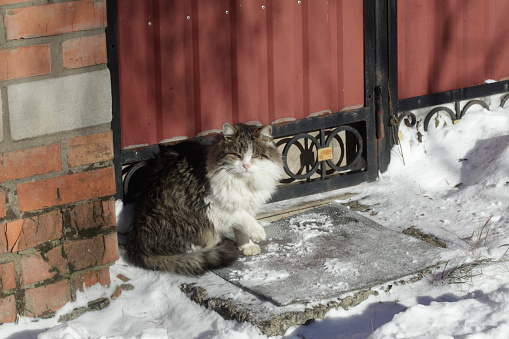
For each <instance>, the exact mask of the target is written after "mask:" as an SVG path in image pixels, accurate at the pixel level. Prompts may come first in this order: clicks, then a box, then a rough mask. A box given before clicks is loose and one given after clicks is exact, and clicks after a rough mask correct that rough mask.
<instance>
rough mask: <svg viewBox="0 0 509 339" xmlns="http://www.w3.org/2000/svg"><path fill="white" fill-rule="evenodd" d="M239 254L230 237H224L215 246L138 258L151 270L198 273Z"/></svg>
mask: <svg viewBox="0 0 509 339" xmlns="http://www.w3.org/2000/svg"><path fill="white" fill-rule="evenodd" d="M239 255H240V251H239V248H238V247H237V243H236V242H235V241H233V240H231V239H225V240H223V241H222V242H220V243H219V244H218V245H217V246H215V247H208V248H202V249H199V250H196V251H193V252H189V253H181V254H174V255H169V256H165V255H160V256H149V255H143V256H141V257H140V258H138V259H139V261H141V264H142V266H145V267H147V268H150V269H153V270H161V271H167V272H172V273H176V274H182V275H200V274H203V273H205V272H206V271H208V270H212V269H215V268H221V267H226V266H229V265H231V264H233V263H234V262H235V260H237V259H238V258H239Z"/></svg>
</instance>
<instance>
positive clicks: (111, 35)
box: [106, 0, 388, 201]
mask: <svg viewBox="0 0 509 339" xmlns="http://www.w3.org/2000/svg"><path fill="white" fill-rule="evenodd" d="M375 2H376V1H375V0H364V5H363V6H364V54H365V55H364V74H365V76H364V91H365V95H364V107H361V108H358V109H354V110H348V111H342V112H337V113H332V114H326V115H322V116H315V117H310V118H306V119H302V120H297V121H294V122H285V123H282V124H276V125H273V136H274V137H275V138H283V137H290V136H291V137H293V139H292V140H295V139H296V138H297V139H298V138H306V139H308V140H310V142H311V143H312V144H313V146H314V147H316V149H317V150H318V149H320V148H324V147H327V146H329V144H330V142H331V139H332V138H333V136H334V135H336V134H337V133H338V132H340V131H345V130H346V131H348V132H351V134H352V135H354V136H355V137H356V138H357V140H356V142H357V145H358V150H357V152H358V154H357V156H355V157H354V161H353V163H350V164H348V166H345V167H339V165H338V164H333V163H332V162H331V160H322V161H318V160H317V161H316V164H315V165H314V166H313V168H312V169H311V171H310V172H309V173H306V175H305V177H306V179H307V180H305V181H299V182H296V183H292V184H287V185H283V186H281V187H280V188H278V191H277V192H276V194H275V196H274V197H273V201H278V200H285V199H290V198H293V197H297V196H302V195H307V194H313V193H318V192H324V191H329V190H332V189H339V188H343V187H348V186H353V185H356V184H359V183H361V182H364V181H372V180H375V179H376V177H377V173H378V160H377V149H376V148H377V144H376V128H375V118H374V106H375V98H374V85H375V56H376V52H375ZM107 6H108V7H107V13H108V28H107V30H106V36H107V47H108V67H109V69H110V73H111V79H112V101H113V104H112V110H113V120H112V129H113V131H114V150H115V171H116V173H115V174H116V185H117V199H122V197H123V191H124V184H123V182H122V176H123V174H125V172H124V173H123V170H122V169H123V168H124V167H125V166H127V165H132V164H136V163H139V162H142V161H145V160H148V159H150V158H153V157H154V156H157V154H159V152H160V148H159V145H152V146H148V147H145V148H143V149H137V150H130V149H124V150H122V149H121V139H120V133H121V126H120V98H119V67H118V66H119V65H118V50H117V17H116V13H117V9H116V2H115V1H108V2H107ZM331 129H334V130H333V131H332V132H331ZM326 130H328V131H327V132H326ZM316 132H318V133H319V135H320V137H319V138H315V137H313V136H312V135H311V134H310V133H316ZM289 142H292V141H291V140H290V141H289ZM360 153H362V157H363V158H364V160H365V164H364V165H363V167H362V169H357V170H356V169H351V167H352V165H353V164H355V163H356V162H357V160H358V158H359V156H360ZM386 156H388V153H387V155H386ZM327 165H328V167H327ZM326 167H327V168H329V170H326ZM331 167H332V168H333V171H335V172H336V173H338V172H341V171H343V173H341V175H333V176H330V177H329V176H328V174H329V173H330V172H331ZM288 172H289V171H288V170H287V173H288ZM314 173H318V174H320V176H321V179H313V180H311V179H309V177H310V176H311V175H312V174H314Z"/></svg>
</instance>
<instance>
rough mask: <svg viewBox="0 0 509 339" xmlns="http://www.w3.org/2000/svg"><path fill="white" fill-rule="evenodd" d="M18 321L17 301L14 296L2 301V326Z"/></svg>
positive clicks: (0, 306)
mask: <svg viewBox="0 0 509 339" xmlns="http://www.w3.org/2000/svg"><path fill="white" fill-rule="evenodd" d="M14 320H16V299H15V298H14V296H13V295H10V296H8V297H5V298H2V299H0V324H3V323H11V322H13V321H14Z"/></svg>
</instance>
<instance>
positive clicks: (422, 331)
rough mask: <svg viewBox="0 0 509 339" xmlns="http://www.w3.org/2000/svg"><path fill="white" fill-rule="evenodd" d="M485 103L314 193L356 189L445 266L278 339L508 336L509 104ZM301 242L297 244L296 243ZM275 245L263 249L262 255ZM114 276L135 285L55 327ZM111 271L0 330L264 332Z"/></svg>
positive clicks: (42, 333)
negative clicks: (365, 170) (381, 166)
mask: <svg viewBox="0 0 509 339" xmlns="http://www.w3.org/2000/svg"><path fill="white" fill-rule="evenodd" d="M488 100H491V104H490V108H491V111H488V110H485V109H482V108H481V107H480V106H477V105H475V106H473V107H471V108H470V110H469V111H468V112H467V113H466V115H465V116H464V117H463V118H462V119H461V120H460V121H459V122H457V123H456V124H452V122H451V121H450V119H449V118H448V117H447V116H445V115H441V116H440V118H439V120H438V127H437V128H435V121H433V120H432V121H431V123H430V128H429V131H428V132H424V131H423V128H422V124H421V125H420V126H419V127H418V129H416V128H407V127H406V126H405V125H404V124H402V126H401V131H402V141H401V147H399V146H396V147H394V149H393V150H392V157H391V159H392V160H391V164H390V166H389V168H388V171H387V172H385V173H382V174H381V175H380V177H379V179H378V180H377V181H376V182H373V183H364V184H362V185H359V186H356V187H351V188H348V189H345V190H342V191H339V192H331V193H327V194H318V195H315V196H314V197H312V198H313V199H322V198H326V197H330V196H333V195H338V194H341V193H344V192H346V191H348V192H354V193H357V195H356V196H355V197H353V198H350V200H358V201H359V202H360V203H361V204H363V205H367V206H370V208H371V209H370V210H369V211H367V212H364V213H362V214H363V215H365V216H367V217H369V218H371V219H373V220H375V221H376V222H378V223H380V224H381V225H383V226H385V227H387V228H389V229H392V230H395V231H398V232H400V231H403V230H405V229H407V228H409V227H410V226H414V227H416V228H417V229H419V230H421V231H423V232H425V233H428V234H432V235H434V236H436V237H438V238H439V239H441V240H442V241H444V242H445V243H446V244H447V249H446V250H445V251H443V252H442V253H443V254H442V260H443V262H446V263H447V266H445V265H442V266H440V267H437V268H436V270H435V271H434V272H433V274H431V275H430V276H428V277H426V278H425V279H423V280H421V281H418V282H416V283H413V284H396V283H393V284H386V285H384V286H379V287H377V288H378V289H379V294H378V295H377V296H371V297H369V299H368V300H367V301H365V302H363V303H361V304H360V305H358V306H356V307H354V308H351V309H349V310H343V309H339V310H331V311H329V312H328V313H327V315H326V317H325V319H323V320H317V321H316V322H314V323H313V324H310V325H307V326H298V327H294V328H291V329H289V330H288V331H287V333H286V334H285V336H284V338H368V337H369V338H373V339H378V338H444V339H445V338H469V339H478V338H483V339H484V338H507V337H509V264H507V263H506V262H505V260H507V259H508V257H509V253H508V249H509V208H508V206H509V110H508V109H502V108H500V107H498V103H499V100H498V99H497V97H492V98H488ZM423 118H424V116H423V115H419V116H418V120H421V121H422V120H423ZM444 125H445V126H444ZM418 132H419V134H418ZM305 199H309V198H305ZM297 200H299V199H297ZM301 200H304V198H303V199H301ZM293 202H295V201H293ZM343 202H344V201H343ZM283 205H284V204H283ZM283 205H281V206H283ZM123 217H125V216H123ZM126 220H129V217H127V218H124V219H122V218H119V223H120V227H124V229H125V227H126V226H125V225H126ZM293 225H294V227H296V228H301V229H302V228H305V229H306V230H307V231H308V235H307V236H308V237H313V236H316V234H317V232H323V231H324V230H326V229H327V227H328V224H327V220H323V222H321V223H315V224H313V223H309V222H306V220H303V219H300V220H295V223H293ZM301 247H302V248H305V239H302V242H301ZM284 250H285V249H284V248H280V247H278V246H276V245H274V246H273V247H271V252H277V251H284ZM265 255H269V254H265ZM260 259H263V256H260ZM444 266H445V267H444ZM323 269H324V270H328V271H329V272H333V273H335V274H336V273H337V274H342V273H344V272H348V273H349V274H355V269H354V268H348V267H342V266H341V265H340V264H339V262H338V261H335V260H329V261H326V262H325V264H324V267H323ZM117 274H123V275H125V276H127V277H129V278H131V280H130V281H128V283H130V284H132V285H133V286H134V287H135V288H134V289H133V290H131V291H123V292H122V294H121V295H120V297H119V298H117V299H114V300H111V304H110V305H109V306H108V307H107V308H105V309H103V310H101V311H95V312H87V313H85V314H84V315H82V316H81V317H79V318H77V319H75V320H72V321H70V322H68V323H66V324H58V323H57V320H58V317H59V316H60V315H62V314H66V313H69V312H70V310H72V309H73V308H76V307H79V306H84V305H86V303H87V302H88V301H90V300H94V299H97V298H99V297H110V296H111V295H112V294H113V291H114V290H115V287H116V286H117V285H121V284H123V283H124V282H123V281H121V280H120V279H119V278H117V277H116V276H117ZM111 276H112V283H111V286H110V287H108V288H106V287H101V286H99V285H96V286H93V287H91V288H88V289H86V290H85V292H83V293H82V292H78V298H77V299H78V300H77V301H76V302H73V303H69V304H67V305H65V306H64V308H62V309H61V310H59V311H58V312H57V316H56V317H54V318H51V319H40V320H34V319H32V318H27V317H20V318H19V322H18V324H14V323H11V324H4V325H1V326H0V337H2V338H15V339H23V338H36V337H39V338H41V339H47V338H65V339H81V338H109V339H111V338H118V339H121V338H265V336H264V335H262V334H261V332H260V331H259V330H258V329H257V328H256V327H254V326H252V325H250V324H247V323H237V322H235V321H226V320H224V319H223V318H221V317H220V316H219V315H217V314H216V313H215V312H213V311H210V310H208V309H205V308H204V307H201V306H199V305H197V304H195V303H194V302H192V301H191V300H189V299H188V298H187V297H186V296H185V295H184V294H183V293H182V292H181V291H180V289H179V284H180V278H179V277H176V276H172V275H170V274H166V273H160V272H152V271H146V270H142V269H138V268H136V267H132V266H130V265H128V264H127V263H126V262H125V260H124V255H123V253H121V259H120V260H119V261H118V262H117V263H116V264H115V265H114V266H112V267H111ZM284 276H285V272H281V271H280V272H268V271H267V272H259V273H257V275H256V274H255V273H254V272H244V274H243V275H242V278H243V279H267V280H270V279H280V278H281V277H284ZM232 297H235V296H232Z"/></svg>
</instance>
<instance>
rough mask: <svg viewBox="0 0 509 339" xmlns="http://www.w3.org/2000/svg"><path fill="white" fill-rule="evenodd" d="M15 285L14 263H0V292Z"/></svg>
mask: <svg viewBox="0 0 509 339" xmlns="http://www.w3.org/2000/svg"><path fill="white" fill-rule="evenodd" d="M15 287H16V278H15V276H14V263H13V262H8V263H5V264H0V292H5V291H8V290H11V289H13V288H15Z"/></svg>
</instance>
